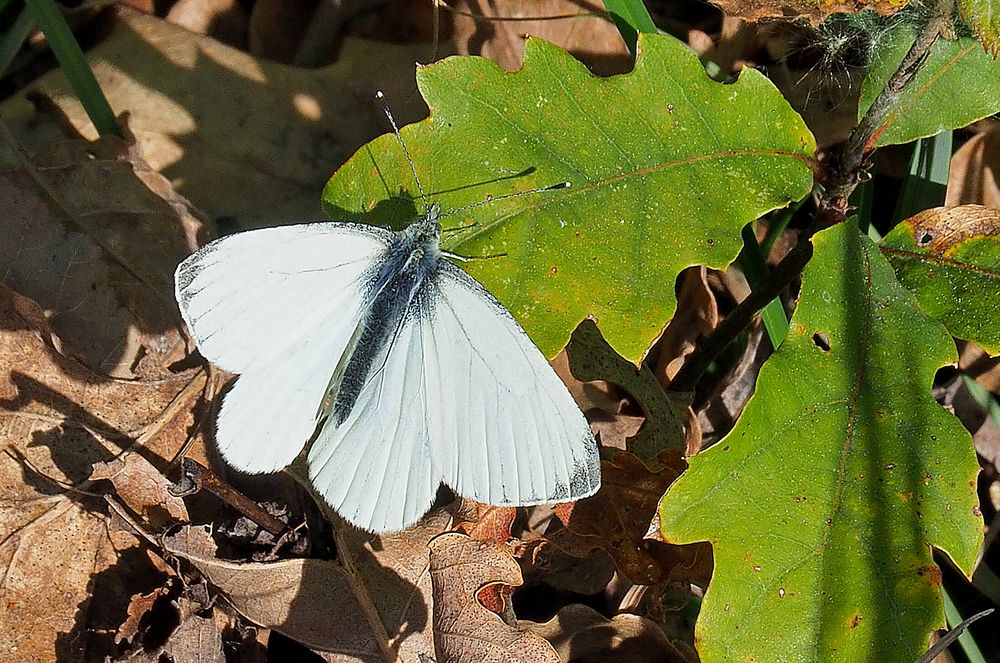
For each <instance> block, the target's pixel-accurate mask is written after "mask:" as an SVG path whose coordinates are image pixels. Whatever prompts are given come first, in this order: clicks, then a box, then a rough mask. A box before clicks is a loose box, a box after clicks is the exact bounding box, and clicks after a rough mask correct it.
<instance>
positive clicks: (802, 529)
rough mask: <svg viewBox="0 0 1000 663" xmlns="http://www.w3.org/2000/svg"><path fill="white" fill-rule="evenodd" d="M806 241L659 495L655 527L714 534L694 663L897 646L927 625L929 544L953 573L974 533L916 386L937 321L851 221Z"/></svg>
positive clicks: (969, 562)
mask: <svg viewBox="0 0 1000 663" xmlns="http://www.w3.org/2000/svg"><path fill="white" fill-rule="evenodd" d="M814 241H815V245H816V251H815V255H814V257H813V260H812V262H810V264H809V266H808V267H807V268H806V271H805V273H804V275H803V279H802V294H801V297H800V300H799V304H798V307H797V309H796V311H795V314H794V316H793V318H792V322H791V326H790V328H789V335H788V337H787V339H786V340H785V342H784V343H783V344H782V346H781V348H780V349H779V350H778V351H777V352H776V353H775V354H774V355H773V356H772V357H771V358H770V359H769V360H768V362H767V363H766V364H765V365H764V367H763V369H762V370H761V372H760V377H759V379H758V381H757V387H756V392H755V393H754V395H753V396H752V397H751V399H750V401H749V402H748V403H747V406H746V408H745V410H744V411H743V414H742V415H741V417H740V419H739V421H738V422H737V424H736V426H735V427H734V428H733V430H732V432H730V433H729V434H728V435H727V436H726V437H725V438H724V439H722V440H721V441H719V442H718V443H717V444H715V445H714V446H712V447H711V448H710V449H708V450H707V451H705V452H704V453H701V454H698V455H697V456H694V457H692V458H691V459H690V467H689V469H688V470H687V472H686V473H685V474H684V475H682V476H681V477H680V479H679V480H678V481H677V482H676V483H675V484H674V485H673V486H672V487H671V488H670V489H669V491H668V492H667V494H666V495H665V496H664V498H663V500H662V501H661V503H660V508H659V521H660V528H661V534H662V536H663V538H664V539H666V540H667V541H668V542H670V543H688V542H694V541H705V540H707V541H710V542H711V543H712V547H713V550H714V555H715V571H714V575H713V577H712V582H711V585H710V586H709V589H708V592H707V593H706V595H705V601H704V603H703V605H702V611H701V615H700V617H699V620H698V624H697V630H696V637H697V640H698V642H699V652H700V654H701V659H702V661H704V662H705V663H712V662H713V661H733V660H742V661H750V660H757V661H810V662H815V661H837V662H840V661H883V662H892V661H899V662H907V663H908V662H909V661H913V660H914V659H915V658H917V657H918V656H919V655H920V654H921V653H922V652H923V651H924V650H925V649H926V647H927V644H928V635H929V633H930V631H931V630H932V629H935V628H938V627H941V626H943V625H944V616H943V612H942V608H941V597H940V571H939V569H938V568H937V567H936V566H935V564H934V561H933V559H932V557H931V551H930V548H929V546H930V545H933V546H937V547H938V548H940V549H943V550H944V551H946V552H947V553H948V554H949V555H950V556H951V558H952V559H953V560H954V561H955V563H956V564H957V565H958V566H959V567H960V568H961V569H962V570H963V571H964V572H965V573H966V574H970V573H971V572H972V566H973V562H974V560H975V556H976V552H977V550H978V548H979V545H980V543H981V541H982V532H983V528H982V521H981V517H980V515H979V513H978V501H977V498H976V475H977V473H978V472H979V466H978V463H977V462H976V456H975V452H974V450H973V446H972V440H971V439H970V437H969V433H968V432H966V430H965V429H964V428H963V427H962V425H961V423H959V421H958V420H957V419H956V418H955V417H954V416H953V415H951V414H950V413H948V412H947V411H946V410H945V409H944V408H942V407H941V406H939V405H938V404H937V403H936V402H935V401H934V399H933V398H932V397H931V391H930V389H931V384H932V381H933V379H934V374H935V372H936V370H937V369H938V368H939V367H940V366H943V365H945V364H949V363H951V362H954V361H955V359H956V356H955V347H954V344H953V343H952V340H951V337H950V336H948V335H947V334H946V333H945V331H944V329H942V327H941V325H940V324H938V323H937V322H934V321H933V320H931V319H929V318H928V317H927V316H926V314H925V313H924V312H923V311H921V310H920V308H919V307H918V306H917V303H916V301H915V299H914V297H913V295H912V293H910V292H909V291H908V290H906V289H905V288H904V287H902V286H901V285H900V284H899V283H898V282H897V281H896V279H895V276H894V274H893V271H892V267H891V266H890V265H889V263H888V261H887V260H886V259H885V258H884V257H883V256H882V255H881V254H880V253H879V250H878V248H877V247H876V246H875V245H874V244H873V243H872V242H871V241H870V240H869V239H868V238H867V237H863V236H861V235H860V234H859V233H858V230H857V226H856V225H855V224H854V223H846V224H841V225H839V226H835V227H833V228H831V229H829V230H826V231H823V232H822V233H819V234H817V235H816V236H815V239H814Z"/></svg>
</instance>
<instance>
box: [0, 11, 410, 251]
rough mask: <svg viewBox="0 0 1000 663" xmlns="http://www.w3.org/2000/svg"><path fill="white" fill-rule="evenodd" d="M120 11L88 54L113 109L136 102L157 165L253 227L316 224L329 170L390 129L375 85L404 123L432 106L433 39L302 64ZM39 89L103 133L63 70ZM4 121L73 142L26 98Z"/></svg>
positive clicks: (205, 205) (215, 214) (210, 206)
mask: <svg viewBox="0 0 1000 663" xmlns="http://www.w3.org/2000/svg"><path fill="white" fill-rule="evenodd" d="M109 16H110V17H111V18H110V22H111V25H109V26H108V28H107V33H106V36H105V37H104V39H103V40H102V41H101V43H99V44H97V45H96V46H95V47H93V48H91V49H90V50H89V51H88V52H87V61H88V63H89V64H90V66H91V68H92V69H93V71H94V74H95V76H96V77H97V82H98V83H99V84H100V86H101V90H102V91H103V92H104V94H105V95H106V96H107V98H108V101H109V103H110V104H111V107H112V108H127V109H129V112H130V113H131V117H132V121H131V126H132V128H133V130H134V131H135V134H136V136H137V137H138V139H139V142H140V144H142V146H143V153H144V155H145V158H146V160H147V161H148V162H149V163H150V164H151V166H152V167H153V168H154V169H155V170H157V171H159V172H162V173H163V174H164V175H165V176H166V177H167V178H169V180H170V181H171V182H173V183H174V185H175V186H176V187H177V189H178V190H179V191H180V192H181V193H182V194H183V195H184V196H185V197H187V198H188V199H189V200H191V201H192V202H193V203H194V204H195V205H196V206H197V207H198V208H199V209H200V210H202V211H203V212H205V214H206V216H207V217H208V218H212V219H218V218H222V217H229V218H233V219H236V220H238V221H239V222H240V223H241V225H242V226H243V227H247V228H253V227H260V226H265V225H275V224H277V223H296V222H297V223H301V222H304V221H315V220H317V219H319V218H321V217H320V213H321V211H320V207H319V200H318V198H317V193H318V192H319V191H321V190H322V188H323V185H324V183H325V182H326V180H327V179H328V178H329V177H330V174H331V173H332V172H333V171H334V170H335V169H336V167H337V166H338V165H339V164H341V163H343V162H344V161H345V160H346V159H347V157H349V156H350V155H351V154H352V153H353V152H354V151H355V150H356V149H357V148H359V147H360V146H361V145H363V144H364V143H365V142H366V141H367V140H369V139H370V138H372V137H373V136H376V135H378V134H381V133H384V132H385V130H386V127H385V117H384V116H383V115H382V113H381V110H380V109H379V107H378V106H377V105H376V104H374V103H373V102H372V98H373V95H374V92H375V90H376V89H382V90H384V91H385V94H386V96H387V98H388V99H389V100H390V101H391V102H392V105H393V111H394V113H395V114H396V116H397V118H398V120H399V122H400V124H405V123H407V122H412V121H414V120H416V119H418V118H419V117H420V116H421V115H422V114H424V113H426V108H425V107H424V106H423V102H422V100H421V99H420V97H419V95H417V94H415V93H414V89H415V83H414V75H413V62H414V60H416V59H418V57H419V56H420V55H422V54H425V53H426V51H427V47H426V46H425V45H416V46H413V45H409V46H396V45H393V44H387V43H380V42H371V41H365V40H353V39H352V40H347V41H346V42H345V43H344V45H343V48H342V50H341V55H340V60H339V61H338V62H337V63H336V64H334V65H330V66H328V67H324V68H321V69H301V68H296V67H289V66H285V65H280V64H276V63H274V62H268V61H266V60H260V59H257V58H254V57H253V56H251V55H248V54H246V53H244V52H242V51H238V50H236V49H234V48H230V47H228V46H224V45H223V44H221V43H219V42H217V41H215V40H214V39H211V38H208V37H202V36H199V35H196V34H193V33H191V32H188V31H187V30H184V29H183V28H179V27H177V26H175V25H171V24H170V23H168V22H166V21H163V20H160V19H157V18H155V17H152V16H148V15H145V14H139V13H137V12H135V11H133V10H128V9H126V8H120V7H119V8H116V9H115V11H114V12H112V13H110V14H109ZM31 88H32V91H33V94H34V95H36V97H37V96H42V97H43V98H48V99H51V100H52V101H53V102H54V103H55V104H56V105H57V106H58V109H59V110H60V111H61V112H62V113H64V114H65V116H66V117H68V118H69V120H70V121H71V122H72V124H73V126H75V127H77V128H78V130H80V131H81V132H82V133H84V135H86V136H87V137H90V138H93V137H94V136H95V134H94V130H93V127H92V126H91V124H90V121H89V120H88V119H87V116H86V113H85V112H84V111H83V108H82V106H81V105H80V103H79V102H78V101H77V99H76V96H75V94H74V93H73V91H72V90H71V89H70V87H69V85H68V83H67V82H66V78H65V76H63V74H62V73H61V72H60V71H58V70H56V71H53V72H50V73H49V74H46V75H45V76H42V77H41V78H39V79H38V80H37V81H34V82H33V84H32V86H31ZM0 116H3V117H4V119H5V121H6V122H7V123H8V125H9V126H10V127H11V131H12V132H13V133H14V134H15V136H16V137H17V138H18V140H20V141H21V142H22V143H23V144H25V145H28V146H29V149H31V147H32V146H38V145H45V144H49V143H52V142H55V141H56V140H60V139H61V138H63V136H62V135H61V133H60V132H59V130H58V128H57V125H56V124H55V123H53V122H51V121H50V118H48V117H47V116H46V115H44V114H41V113H39V111H38V110H37V109H36V106H35V104H33V103H32V102H31V101H30V100H29V99H28V96H27V94H26V93H19V94H17V95H15V96H12V97H11V98H9V99H7V100H6V101H5V102H3V103H2V104H0ZM0 161H2V158H0ZM193 247H194V245H193V244H192V248H193Z"/></svg>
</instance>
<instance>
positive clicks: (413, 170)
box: [375, 90, 427, 211]
mask: <svg viewBox="0 0 1000 663" xmlns="http://www.w3.org/2000/svg"><path fill="white" fill-rule="evenodd" d="M375 98H376V99H378V100H379V102H380V103H381V104H382V112H383V113H385V117H386V119H388V120H389V124H391V125H392V133H394V134H396V140H398V141H399V146H400V147H401V148H403V156H405V157H406V163H408V164H410V172H411V173H413V181H414V182H416V184H417V191H419V192H420V202H422V203H423V204H424V211H426V210H427V195H426V194H425V193H424V187H423V186H421V185H420V178H419V177H417V168H416V166H414V165H413V159H411V158H410V151H409V150H408V149H406V143H404V142H403V137H402V136H400V135H399V126H397V125H396V119H395V118H394V117H393V116H392V111H390V110H389V104H387V103H386V101H385V95H384V94H382V90H379V91H378V92H376V93H375Z"/></svg>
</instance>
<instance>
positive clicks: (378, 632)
mask: <svg viewBox="0 0 1000 663" xmlns="http://www.w3.org/2000/svg"><path fill="white" fill-rule="evenodd" d="M324 510H325V509H324ZM327 520H328V521H329V522H330V524H331V525H332V526H333V531H334V534H335V536H336V539H337V559H338V560H339V561H340V564H341V566H343V567H344V573H345V574H346V575H347V579H348V583H347V584H349V585H350V586H351V590H352V591H353V592H354V598H355V599H357V601H358V605H359V606H361V612H362V613H363V614H364V616H365V620H366V621H367V622H368V626H369V627H370V628H371V629H372V631H373V633H374V636H375V641H376V642H377V644H378V647H379V649H381V650H382V656H384V657H385V660H386V662H387V663H395V662H396V661H398V660H399V655H398V653H397V651H396V648H395V647H393V646H391V645H390V643H389V633H388V632H387V631H386V630H385V623H384V622H383V621H382V615H380V614H379V613H378V608H377V607H375V602H374V601H373V600H372V597H371V592H369V591H368V585H367V584H366V583H365V579H364V578H363V577H362V575H361V572H360V571H358V565H357V564H356V563H355V562H354V554H353V553H352V551H351V546H350V540H351V535H350V525H348V524H347V521H345V520H344V519H343V518H339V517H336V516H334V517H332V518H329V517H328V518H327Z"/></svg>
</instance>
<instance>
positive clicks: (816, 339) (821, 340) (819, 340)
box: [813, 332, 830, 352]
mask: <svg viewBox="0 0 1000 663" xmlns="http://www.w3.org/2000/svg"><path fill="white" fill-rule="evenodd" d="M813 343H815V344H816V347H817V348H819V349H820V350H822V351H823V352H829V351H830V338H829V337H828V336H827V335H826V334H824V333H823V332H816V333H815V334H813Z"/></svg>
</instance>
